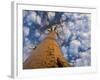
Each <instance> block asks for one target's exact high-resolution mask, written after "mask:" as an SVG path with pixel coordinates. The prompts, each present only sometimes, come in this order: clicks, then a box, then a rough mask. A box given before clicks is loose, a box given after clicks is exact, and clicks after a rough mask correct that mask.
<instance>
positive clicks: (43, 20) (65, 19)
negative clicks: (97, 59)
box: [23, 10, 91, 66]
mask: <svg viewBox="0 0 100 80" xmlns="http://www.w3.org/2000/svg"><path fill="white" fill-rule="evenodd" d="M90 19H91V14H87V13H77V12H74V13H72V12H49V11H32V10H23V55H24V56H23V59H24V60H23V61H25V60H26V59H27V57H28V56H29V55H30V54H31V51H32V48H34V47H35V46H37V45H38V44H39V43H40V42H41V41H42V40H43V39H44V38H45V37H46V36H47V35H48V31H47V26H48V25H51V26H52V25H53V24H58V26H62V27H58V28H57V30H58V34H59V37H58V38H57V42H58V44H59V46H60V48H61V50H62V52H63V54H64V57H65V58H66V59H67V60H68V61H69V63H70V64H71V65H72V66H90V65H91V46H90V45H91V27H90V26H91V25H90V24H91V20H90Z"/></svg>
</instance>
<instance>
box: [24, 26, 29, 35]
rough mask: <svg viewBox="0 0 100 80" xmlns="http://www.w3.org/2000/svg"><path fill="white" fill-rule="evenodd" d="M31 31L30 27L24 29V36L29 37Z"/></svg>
mask: <svg viewBox="0 0 100 80" xmlns="http://www.w3.org/2000/svg"><path fill="white" fill-rule="evenodd" d="M29 31H30V29H29V28H28V27H23V32H24V36H28V35H29Z"/></svg>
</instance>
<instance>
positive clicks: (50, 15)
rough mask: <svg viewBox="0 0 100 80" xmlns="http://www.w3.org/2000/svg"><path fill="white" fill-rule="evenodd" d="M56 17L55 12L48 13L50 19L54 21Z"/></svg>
mask: <svg viewBox="0 0 100 80" xmlns="http://www.w3.org/2000/svg"><path fill="white" fill-rule="evenodd" d="M54 17H55V12H48V18H49V19H50V20H52V19H53V18H54Z"/></svg>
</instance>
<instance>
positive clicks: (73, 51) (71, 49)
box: [69, 40, 81, 55]
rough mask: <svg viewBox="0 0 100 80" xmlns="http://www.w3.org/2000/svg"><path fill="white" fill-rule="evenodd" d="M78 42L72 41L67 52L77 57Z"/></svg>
mask: <svg viewBox="0 0 100 80" xmlns="http://www.w3.org/2000/svg"><path fill="white" fill-rule="evenodd" d="M80 45H81V44H80V41H78V40H73V41H71V44H70V46H69V52H70V53H71V54H74V55H79V52H78V48H79V47H80Z"/></svg>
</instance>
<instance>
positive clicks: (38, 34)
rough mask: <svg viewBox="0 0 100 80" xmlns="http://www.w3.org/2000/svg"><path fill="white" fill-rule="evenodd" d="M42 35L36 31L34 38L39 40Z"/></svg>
mask: <svg viewBox="0 0 100 80" xmlns="http://www.w3.org/2000/svg"><path fill="white" fill-rule="evenodd" d="M40 35H41V34H40V32H39V31H38V30H35V34H34V36H35V37H37V38H39V37H40Z"/></svg>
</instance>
